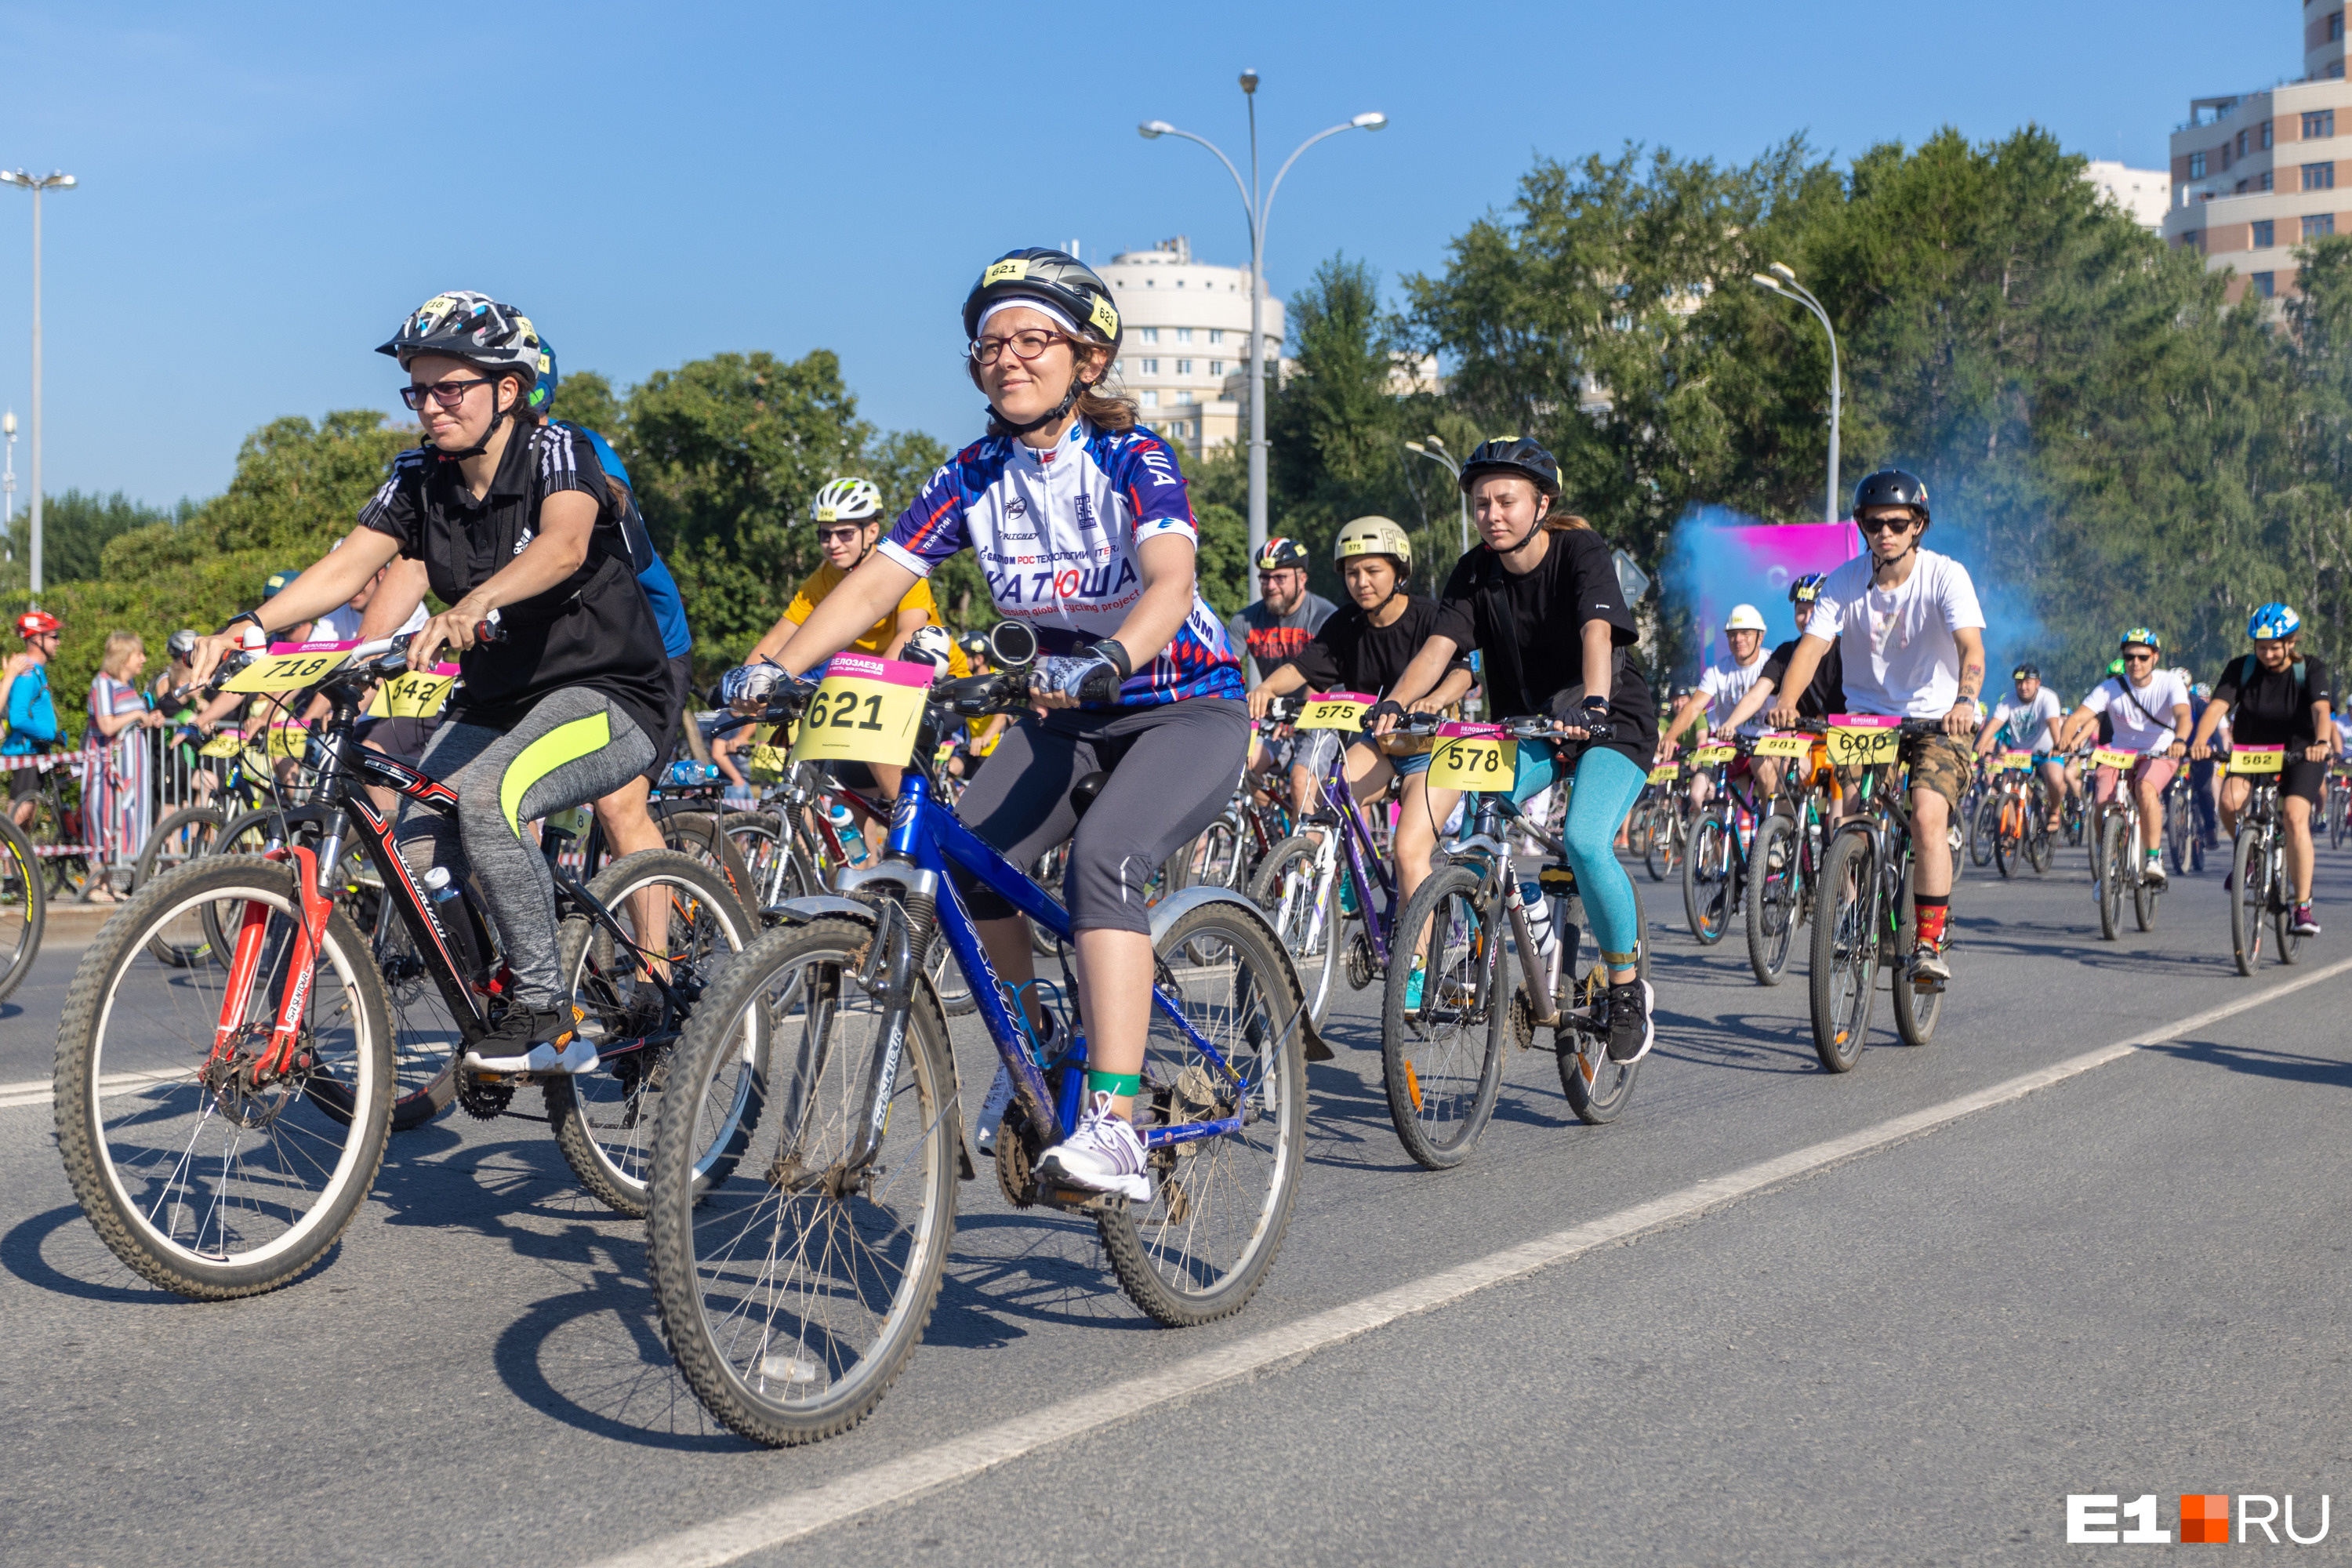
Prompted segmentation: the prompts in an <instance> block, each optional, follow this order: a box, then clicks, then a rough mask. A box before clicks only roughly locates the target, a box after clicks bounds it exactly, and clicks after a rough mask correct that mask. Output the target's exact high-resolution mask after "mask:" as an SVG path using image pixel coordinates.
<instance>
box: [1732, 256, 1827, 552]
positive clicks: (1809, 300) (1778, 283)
mask: <svg viewBox="0 0 2352 1568" xmlns="http://www.w3.org/2000/svg"><path fill="white" fill-rule="evenodd" d="M1748 281H1749V282H1751V283H1754V284H1755V285H1756V286H1757V287H1758V288H1759V289H1766V290H1769V292H1771V293H1774V294H1778V295H1779V296H1780V298H1782V299H1783V300H1796V301H1797V303H1799V304H1801V305H1802V306H1803V307H1804V308H1805V309H1806V310H1811V312H1812V313H1813V314H1814V315H1815V316H1816V317H1818V318H1820V320H1821V323H1822V331H1825V332H1827V333H1828V334H1829V335H1830V498H1829V504H1828V505H1827V506H1826V507H1824V508H1822V521H1823V522H1835V521H1837V520H1838V412H1839V387H1838V346H1837V329H1836V328H1835V327H1833V326H1832V325H1830V313H1829V312H1828V311H1827V310H1822V302H1821V301H1820V300H1816V299H1814V298H1813V296H1812V294H1811V291H1810V290H1808V289H1806V288H1805V286H1804V285H1803V284H1801V283H1800V282H1798V281H1797V275H1796V274H1795V273H1793V272H1791V271H1790V270H1789V269H1788V268H1786V267H1783V266H1781V265H1780V263H1779V262H1777V261H1776V262H1774V263H1772V268H1771V276H1770V277H1769V278H1768V277H1766V276H1765V275H1764V274H1763V273H1761V272H1758V273H1754V274H1751V275H1750V277H1749V279H1748Z"/></svg>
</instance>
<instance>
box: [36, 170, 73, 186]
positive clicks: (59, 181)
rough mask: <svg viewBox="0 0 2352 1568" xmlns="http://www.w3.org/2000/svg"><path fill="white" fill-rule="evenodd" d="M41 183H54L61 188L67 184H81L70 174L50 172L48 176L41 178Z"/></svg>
mask: <svg viewBox="0 0 2352 1568" xmlns="http://www.w3.org/2000/svg"><path fill="white" fill-rule="evenodd" d="M41 184H45V185H56V186H58V187H59V188H61V189H62V188H63V187H65V186H68V185H78V184H81V182H80V181H79V180H77V179H75V178H74V177H73V176H72V175H71V174H57V173H54V172H52V173H51V174H50V175H49V177H48V178H47V179H46V180H43V181H42V182H41Z"/></svg>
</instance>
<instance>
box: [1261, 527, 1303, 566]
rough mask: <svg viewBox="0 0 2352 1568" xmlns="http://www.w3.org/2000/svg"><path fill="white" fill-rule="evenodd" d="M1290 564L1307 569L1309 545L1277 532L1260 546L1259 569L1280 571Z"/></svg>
mask: <svg viewBox="0 0 2352 1568" xmlns="http://www.w3.org/2000/svg"><path fill="white" fill-rule="evenodd" d="M1290 566H1296V567H1297V568H1298V569H1299V570H1300V571H1301V572H1304V571H1306V570H1307V546H1305V545H1304V544H1301V543H1299V542H1298V541H1297V540H1295V539H1285V538H1284V537H1282V536H1281V535H1280V534H1276V535H1275V536H1274V537H1273V538H1272V539H1269V540H1267V541H1266V542H1265V543H1264V544H1262V545H1260V546H1259V547H1258V552H1257V570H1259V571H1261V572H1279V571H1282V570H1283V569H1284V568H1286V567H1290Z"/></svg>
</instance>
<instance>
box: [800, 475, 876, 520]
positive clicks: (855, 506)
mask: <svg viewBox="0 0 2352 1568" xmlns="http://www.w3.org/2000/svg"><path fill="white" fill-rule="evenodd" d="M881 515H882V492H881V490H880V489H877V487H876V486H875V484H874V481H873V480H871V479H835V480H833V481H831V482H830V483H828V484H827V485H826V486H825V487H824V489H821V490H819V491H817V492H816V499H815V500H813V501H811V502H809V521H812V522H863V521H866V519H867V518H870V517H879V516H881Z"/></svg>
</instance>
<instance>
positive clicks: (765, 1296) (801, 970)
mask: <svg viewBox="0 0 2352 1568" xmlns="http://www.w3.org/2000/svg"><path fill="white" fill-rule="evenodd" d="M873 934H874V933H873V928H872V927H871V926H869V925H867V924H866V922H864V921H854V920H845V919H840V918H834V919H827V920H821V921H811V922H810V923H809V924H806V925H792V926H782V927H779V928H778V929H776V930H775V931H770V932H769V933H768V934H767V935H765V936H763V937H761V939H760V940H759V941H758V942H754V943H753V944H752V945H751V947H750V948H748V949H746V950H745V951H744V952H742V953H741V954H740V955H739V956H738V957H737V958H736V959H735V961H734V962H733V963H731V964H730V966H729V967H728V969H727V971H726V973H724V974H723V975H721V976H720V977H719V981H718V982H717V984H714V985H713V986H712V987H711V989H710V990H709V993H707V994H705V995H704V996H703V998H702V1000H701V1002H700V1003H699V1004H698V1005H697V1007H696V1009H695V1015H694V1017H693V1019H692V1020H691V1021H690V1022H689V1023H688V1025H687V1027H686V1033H685V1035H684V1036H683V1037H681V1038H680V1039H679V1042H678V1046H677V1053H676V1055H675V1057H674V1058H673V1059H672V1060H671V1062H670V1076H671V1078H672V1079H673V1080H674V1081H673V1083H672V1084H671V1086H670V1089H669V1092H667V1093H666V1094H665V1095H664V1096H663V1097H662V1100H661V1106H660V1114H659V1118H658V1120H657V1121H656V1126H655V1130H654V1142H653V1159H652V1163H651V1177H652V1180H651V1183H650V1186H649V1191H648V1199H647V1207H646V1242H647V1246H646V1257H647V1260H648V1262H649V1264H650V1266H651V1268H652V1273H653V1282H654V1295H655V1300H656V1301H657V1302H658V1303H659V1305H660V1308H661V1316H662V1331H663V1334H664V1336H665V1337H666V1338H667V1340H668V1342H669V1348H670V1353H671V1355H672V1356H674V1357H675V1358H677V1367H678V1371H679V1372H680V1373H682V1374H683V1375H684V1376H685V1378H686V1381H687V1384H688V1386H689V1387H691V1388H692V1389H693V1390H694V1393H695V1396H696V1397H697V1398H698V1399H699V1400H701V1401H702V1405H703V1407H704V1408H705V1409H707V1410H709V1412H710V1414H711V1415H713V1416H715V1417H716V1418H717V1419H718V1420H719V1422H720V1423H721V1424H722V1425H724V1426H727V1427H728V1428H729V1429H730V1431H734V1432H737V1433H740V1435H742V1436H746V1437H749V1438H751V1440H753V1441H754V1442H759V1443H767V1444H771V1445H778V1446H781V1445H785V1444H795V1443H808V1442H814V1441H815V1440H817V1439H819V1438H823V1437H829V1436H833V1435H834V1434H835V1433H836V1432H841V1431H844V1430H846V1429H847V1428H848V1427H850V1426H855V1425H856V1424H857V1423H858V1422H859V1421H861V1420H863V1419H864V1418H865V1417H866V1415H867V1413H868V1412H870V1411H872V1410H873V1408H874V1407H875V1406H876V1405H878V1404H879V1403H881V1400H882V1396H883V1395H884V1394H887V1392H888V1391H889V1388H890V1384H892V1383H893V1382H895V1381H896V1380H897V1378H898V1373H899V1372H900V1371H901V1370H902V1369H903V1368H904V1367H905V1365H906V1363H907V1358H908V1356H910V1355H912V1354H913V1353H914V1350H915V1346H916V1345H917V1344H918V1343H919V1342H920V1341H921V1339H922V1337H923V1329H924V1325H926V1324H927V1323H929V1321H930V1316H931V1308H932V1305H933V1303H934V1302H935V1301H937V1300H938V1299H939V1293H940V1277H941V1273H942V1270H943V1269H944V1268H945V1267H946V1263H947V1256H948V1247H949V1244H950V1242H951V1241H952V1240H953V1238H954V1236H955V1205H956V1157H955V1153H956V1131H955V1118H956V1116H957V1115H958V1114H959V1112H958V1110H957V1108H956V1095H955V1078H954V1068H953V1066H952V1063H951V1061H950V1058H949V1055H948V1033H947V1021H946V1020H945V1019H944V1018H942V1017H940V1015H939V1014H938V1012H937V1011H936V1010H935V1009H934V1008H933V1007H932V1006H931V1005H930V1002H929V996H928V994H926V992H925V991H924V988H923V987H921V986H920V985H918V986H917V987H916V988H915V995H914V998H913V1001H912V1003H911V1004H910V1005H909V1007H908V1012H907V1013H906V1015H905V1017H904V1024H905V1029H904V1033H903V1035H901V1036H900V1038H901V1039H902V1040H903V1041H904V1048H903V1050H902V1051H901V1052H900V1055H899V1064H898V1072H897V1076H896V1077H895V1078H894V1079H892V1082H891V1087H890V1095H889V1099H888V1100H887V1104H886V1105H885V1106H884V1107H883V1115H882V1117H881V1120H880V1126H881V1128H882V1134H881V1139H880V1142H879V1144H878V1146H877V1148H876V1149H875V1151H874V1154H873V1158H872V1159H871V1160H870V1161H869V1162H866V1163H863V1164H861V1165H859V1166H857V1167H856V1168H855V1169H852V1168H851V1166H850V1164H849V1159H850V1156H851V1154H852V1153H853V1152H854V1150H855V1149H856V1143H857V1139H858V1134H859V1133H860V1132H861V1131H863V1130H864V1129H866V1127H868V1126H869V1125H871V1124H873V1121H874V1118H873V1114H872V1113H873V1111H874V1110H875V1107H874V1105H873V1104H872V1102H871V1096H872V1092H873V1086H874V1085H875V1084H876V1083H877V1082H878V1081H879V1079H878V1077H877V1074H878V1071H879V1068H880V1062H879V1060H878V1059H877V1057H878V1055H879V1053H881V1052H883V1051H884V1049H885V1047H886V1044H887V1039H888V1037H889V1031H888V1029H887V1024H888V1019H887V1017H886V1016H885V1013H884V1008H883V1005H882V1002H881V999H880V998H879V997H877V995H875V994H873V993H870V992H868V991H866V989H865V988H864V987H862V986H861V985H860V984H858V981H857V973H858V969H859V966H860V964H861V963H863V961H864V959H865V957H866V945H867V943H868V942H871V940H872V938H873ZM753 1030H766V1031H768V1032H769V1033H770V1036H771V1040H772V1043H771V1045H770V1047H769V1060H770V1062H771V1063H772V1068H771V1070H770V1071H769V1072H768V1073H767V1074H766V1075H765V1077H766V1079H767V1081H766V1085H765V1090H764V1093H763V1094H761V1096H760V1100H759V1105H758V1109H757V1110H756V1111H755V1112H754V1113H753V1114H752V1115H751V1116H749V1117H745V1116H743V1115H741V1114H740V1113H739V1112H738V1111H737V1110H736V1109H735V1108H736V1107H737V1105H738V1104H739V1103H740V1100H742V1098H743V1095H742V1090H741V1089H740V1085H741V1083H742V1081H743V1080H744V1079H746V1078H747V1077H751V1076H753V1075H752V1074H751V1064H749V1063H747V1062H746V1061H745V1059H744V1053H743V1050H742V1041H743V1039H744V1037H746V1034H747V1033H748V1032H750V1031H753ZM724 1141H737V1142H740V1145H741V1148H740V1156H739V1157H738V1158H736V1159H734V1160H732V1161H730V1165H729V1168H728V1170H727V1171H726V1172H724V1173H720V1172H717V1171H712V1170H708V1169H706V1160H707V1158H708V1154H709V1151H710V1150H711V1149H712V1148H713V1147H715V1146H717V1145H719V1143H720V1142H724Z"/></svg>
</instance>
